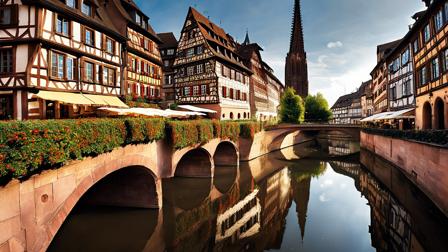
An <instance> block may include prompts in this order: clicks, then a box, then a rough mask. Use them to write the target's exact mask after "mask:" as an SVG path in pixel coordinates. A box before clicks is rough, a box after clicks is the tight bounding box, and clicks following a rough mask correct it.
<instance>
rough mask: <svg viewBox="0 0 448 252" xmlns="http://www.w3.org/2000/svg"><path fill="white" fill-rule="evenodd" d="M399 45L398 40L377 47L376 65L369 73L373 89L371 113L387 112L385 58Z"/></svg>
mask: <svg viewBox="0 0 448 252" xmlns="http://www.w3.org/2000/svg"><path fill="white" fill-rule="evenodd" d="M398 43H400V40H397V41H393V42H390V43H387V44H383V45H379V46H378V47H377V65H376V66H375V68H374V69H373V71H372V72H371V73H370V75H371V76H372V81H373V82H372V89H373V113H374V114H379V113H383V112H386V111H388V110H389V106H388V96H387V93H388V88H387V83H388V70H387V64H386V56H387V55H389V53H390V52H391V51H392V50H393V49H394V48H395V47H396V46H397V45H398Z"/></svg>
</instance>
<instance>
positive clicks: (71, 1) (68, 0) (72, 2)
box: [65, 0, 76, 8]
mask: <svg viewBox="0 0 448 252" xmlns="http://www.w3.org/2000/svg"><path fill="white" fill-rule="evenodd" d="M65 4H66V5H67V6H68V7H70V8H76V0H65Z"/></svg>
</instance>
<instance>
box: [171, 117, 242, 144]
mask: <svg viewBox="0 0 448 252" xmlns="http://www.w3.org/2000/svg"><path fill="white" fill-rule="evenodd" d="M168 125H169V130H170V133H171V140H172V142H173V146H174V148H175V149H182V148H185V147H189V146H194V145H197V144H204V143H207V142H209V141H210V140H212V139H213V138H224V139H230V140H232V141H235V142H236V141H238V138H239V136H240V125H239V123H237V122H232V121H222V122H220V121H216V120H194V121H170V122H169V123H168Z"/></svg>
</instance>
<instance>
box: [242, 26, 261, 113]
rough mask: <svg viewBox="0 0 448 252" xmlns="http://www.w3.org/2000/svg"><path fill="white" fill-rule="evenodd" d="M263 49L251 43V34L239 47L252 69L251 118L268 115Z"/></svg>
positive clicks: (245, 61) (244, 59) (250, 85)
mask: <svg viewBox="0 0 448 252" xmlns="http://www.w3.org/2000/svg"><path fill="white" fill-rule="evenodd" d="M261 51H263V49H262V48H261V47H260V46H259V45H258V44H257V43H250V41H249V36H248V35H247V34H246V40H245V41H244V43H243V44H242V45H240V46H239V48H238V53H239V55H241V57H242V58H243V62H244V64H245V65H246V66H247V67H248V68H249V69H250V70H252V72H253V74H252V75H251V76H250V83H249V103H250V115H251V118H256V119H257V120H265V119H266V118H267V117H268V116H269V115H268V79H267V75H266V72H265V70H264V67H263V60H262V58H261Z"/></svg>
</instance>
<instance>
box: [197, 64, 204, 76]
mask: <svg viewBox="0 0 448 252" xmlns="http://www.w3.org/2000/svg"><path fill="white" fill-rule="evenodd" d="M203 72H204V66H203V65H202V64H199V65H197V73H198V74H201V73H203Z"/></svg>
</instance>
